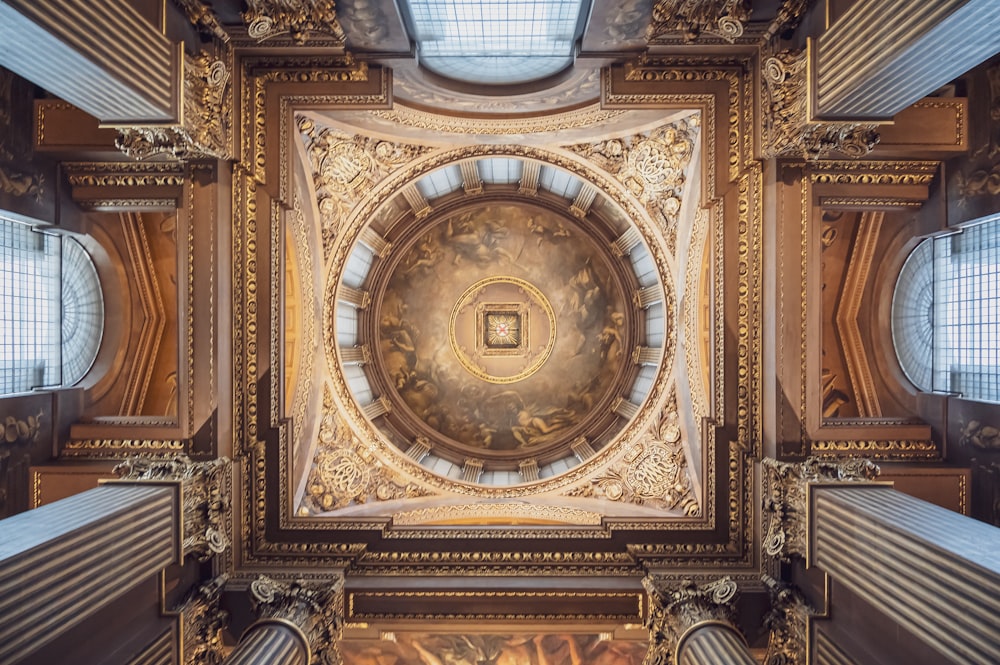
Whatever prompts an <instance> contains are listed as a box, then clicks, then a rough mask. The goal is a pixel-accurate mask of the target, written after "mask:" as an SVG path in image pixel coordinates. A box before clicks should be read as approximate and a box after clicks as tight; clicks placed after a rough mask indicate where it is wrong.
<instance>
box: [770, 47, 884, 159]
mask: <svg viewBox="0 0 1000 665" xmlns="http://www.w3.org/2000/svg"><path fill="white" fill-rule="evenodd" d="M761 57H762V62H761V70H762V71H761V74H762V77H763V79H764V86H763V88H762V91H761V92H762V95H761V98H762V99H761V105H762V108H761V128H762V136H761V155H762V156H763V157H764V158H765V159H771V158H774V157H783V156H795V157H804V158H805V159H809V160H816V159H821V158H823V157H826V156H827V155H829V154H830V153H832V152H839V153H843V154H844V155H847V156H848V157H863V156H864V155H867V154H868V153H870V152H871V151H872V150H873V149H874V148H875V145H876V144H877V143H878V141H879V134H878V125H876V124H871V123H857V122H813V121H811V120H810V118H809V104H808V100H807V97H808V86H809V81H808V67H807V63H808V57H809V56H808V52H807V51H804V50H796V51H793V50H788V49H785V50H782V51H778V52H776V53H774V54H773V55H770V56H768V55H767V52H766V51H765V53H763V54H762V56H761Z"/></svg>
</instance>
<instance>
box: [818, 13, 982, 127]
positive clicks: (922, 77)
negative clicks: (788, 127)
mask: <svg viewBox="0 0 1000 665" xmlns="http://www.w3.org/2000/svg"><path fill="white" fill-rule="evenodd" d="M998 27H1000V15H998V13H997V6H996V2H995V0H935V1H934V2H913V0H864V1H863V2H855V3H854V5H853V6H852V7H851V8H850V9H849V10H847V11H846V12H845V13H844V15H843V16H841V17H840V18H839V19H838V20H837V22H836V23H834V24H833V25H832V26H830V28H829V29H828V30H827V31H826V33H824V34H823V35H822V36H821V37H820V38H819V41H818V44H817V49H816V50H817V53H816V60H815V63H814V70H815V77H814V78H815V81H814V86H815V108H814V109H813V112H814V115H815V116H816V117H818V118H826V119H831V118H846V119H862V118H869V119H889V118H892V116H893V115H895V114H896V113H899V112H900V111H902V110H903V109H904V108H906V107H907V106H909V105H910V104H912V103H913V102H915V101H917V100H918V99H920V98H922V97H924V96H926V95H929V94H930V93H931V92H933V91H934V90H937V89H938V88H939V87H941V86H942V85H944V84H945V83H947V82H948V81H951V80H953V79H955V78H956V77H958V76H960V75H961V74H962V73H964V72H967V71H968V70H970V69H972V68H973V67H975V66H976V65H978V64H979V63H981V62H983V61H985V60H986V59H988V58H989V57H990V56H992V55H993V54H994V53H997V52H998V51H1000V30H998V29H997V28H998Z"/></svg>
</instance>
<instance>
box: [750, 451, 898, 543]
mask: <svg viewBox="0 0 1000 665" xmlns="http://www.w3.org/2000/svg"><path fill="white" fill-rule="evenodd" d="M878 474H879V468H878V466H877V465H876V464H874V463H873V462H871V461H869V460H866V459H857V458H847V459H842V460H820V459H817V458H814V457H810V458H809V459H807V460H805V461H804V462H797V463H790V462H779V461H777V460H773V459H770V458H764V459H763V460H761V475H762V476H763V482H764V492H763V496H764V512H763V517H764V527H765V530H764V533H765V535H764V553H765V554H766V555H767V556H771V557H779V558H781V559H782V560H783V561H788V560H790V559H791V558H792V557H793V556H801V557H805V554H806V548H807V545H808V535H809V534H808V533H807V532H806V526H807V525H806V510H807V504H808V500H809V495H808V493H809V489H808V486H809V484H810V483H819V482H824V483H831V482H835V483H851V482H870V481H872V480H874V479H875V478H877V477H878Z"/></svg>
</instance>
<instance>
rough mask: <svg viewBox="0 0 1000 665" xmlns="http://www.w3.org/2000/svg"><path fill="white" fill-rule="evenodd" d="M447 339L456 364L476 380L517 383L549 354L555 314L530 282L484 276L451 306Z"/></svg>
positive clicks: (539, 365) (554, 332)
mask: <svg viewBox="0 0 1000 665" xmlns="http://www.w3.org/2000/svg"><path fill="white" fill-rule="evenodd" d="M448 339H449V341H450V343H451V349H452V351H454V353H455V356H456V357H457V358H458V362H459V363H460V364H461V365H462V367H464V368H465V370H466V371H468V372H469V373H470V374H472V375H473V376H475V377H476V378H478V379H482V380H483V381H488V382H490V383H516V382H517V381H521V380H523V379H526V378H528V377H529V376H531V375H532V374H534V373H535V372H537V371H538V370H539V369H540V368H541V367H542V365H544V364H545V361H546V360H548V358H549V356H550V355H551V353H552V347H553V346H554V345H555V341H556V317H555V312H554V311H553V310H552V305H550V304H549V301H548V299H547V298H546V297H545V296H544V295H543V294H542V292H541V291H539V290H538V288H537V287H535V286H534V285H533V284H531V283H530V282H528V281H526V280H523V279H520V278H517V277H510V276H493V277H487V278H486V279H481V280H479V281H478V282H476V283H475V284H473V285H472V286H470V287H469V288H468V289H466V290H465V292H464V293H463V294H462V295H461V296H460V297H459V299H458V302H456V303H455V307H454V308H453V309H452V312H451V318H450V321H449V325H448Z"/></svg>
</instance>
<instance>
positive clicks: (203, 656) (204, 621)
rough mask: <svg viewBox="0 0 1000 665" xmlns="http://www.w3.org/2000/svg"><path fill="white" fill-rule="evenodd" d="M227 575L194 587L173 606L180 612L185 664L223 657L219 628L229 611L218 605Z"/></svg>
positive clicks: (202, 664)
mask: <svg viewBox="0 0 1000 665" xmlns="http://www.w3.org/2000/svg"><path fill="white" fill-rule="evenodd" d="M225 586H226V576H225V575H220V576H219V577H216V578H214V579H211V580H209V581H208V582H205V583H204V584H202V585H200V586H198V587H196V588H195V589H194V590H192V591H191V593H190V594H188V596H187V598H185V599H184V602H183V603H181V605H180V606H179V607H177V608H176V609H175V611H176V612H178V613H179V614H180V617H181V625H182V626H183V630H182V631H181V636H182V641H183V643H182V644H181V649H182V652H183V654H184V660H183V661H182V662H183V663H184V665H218V664H219V663H221V662H222V661H223V660H224V659H225V653H226V652H225V649H224V648H223V642H222V631H223V629H224V628H225V627H226V624H228V623H229V613H228V612H226V611H224V610H222V609H221V608H220V607H219V602H220V600H221V598H222V591H223V589H224V587H225Z"/></svg>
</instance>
